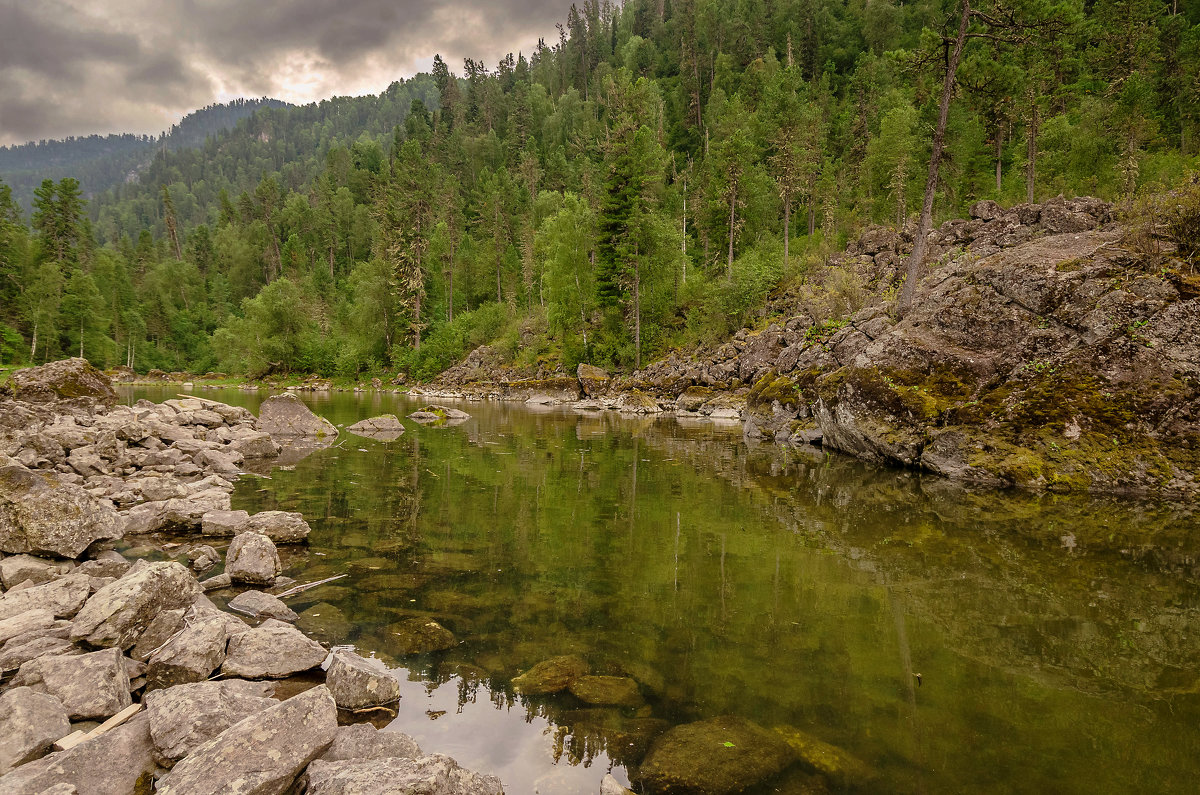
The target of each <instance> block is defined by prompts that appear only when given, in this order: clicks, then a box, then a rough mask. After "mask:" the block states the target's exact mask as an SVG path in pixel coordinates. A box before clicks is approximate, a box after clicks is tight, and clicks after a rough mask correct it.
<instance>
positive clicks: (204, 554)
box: [187, 544, 221, 572]
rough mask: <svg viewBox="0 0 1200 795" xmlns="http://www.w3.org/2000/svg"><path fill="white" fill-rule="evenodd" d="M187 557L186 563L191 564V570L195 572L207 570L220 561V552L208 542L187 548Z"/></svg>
mask: <svg viewBox="0 0 1200 795" xmlns="http://www.w3.org/2000/svg"><path fill="white" fill-rule="evenodd" d="M187 557H188V563H190V564H192V571H195V572H202V571H208V570H209V569H211V568H212V567H213V566H215V565H217V564H218V563H220V562H221V553H220V552H218V551H217V550H215V549H213V548H212V547H211V546H209V545H208V544H201V545H200V546H198V547H192V548H191V549H189V550H188V553H187Z"/></svg>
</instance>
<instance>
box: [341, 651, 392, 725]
mask: <svg viewBox="0 0 1200 795" xmlns="http://www.w3.org/2000/svg"><path fill="white" fill-rule="evenodd" d="M325 683H326V684H327V685H328V686H329V692H330V693H332V694H333V700H334V701H335V702H336V703H337V705H338V707H340V708H341V709H350V710H354V709H363V708H365V707H377V706H381V705H383V704H392V703H395V702H396V701H399V700H400V680H399V679H397V678H396V675H395V674H394V673H393V672H392V671H390V670H389V669H388V667H387V666H386V665H384V664H383V662H382V661H380V660H377V659H374V658H367V657H360V656H359V655H357V654H355V653H354V652H352V651H346V650H339V651H336V652H334V654H333V662H332V663H330V665H329V669H328V670H327V671H326V672H325Z"/></svg>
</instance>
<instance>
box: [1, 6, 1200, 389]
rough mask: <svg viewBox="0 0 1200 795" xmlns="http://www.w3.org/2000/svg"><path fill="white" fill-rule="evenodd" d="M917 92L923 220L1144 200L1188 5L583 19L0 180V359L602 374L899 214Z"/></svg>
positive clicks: (1199, 136) (914, 143)
mask: <svg viewBox="0 0 1200 795" xmlns="http://www.w3.org/2000/svg"><path fill="white" fill-rule="evenodd" d="M948 67H952V68H948ZM947 86H949V87H950V88H951V89H952V91H951V92H950V93H949V94H944V88H945V87H947ZM944 95H945V96H946V97H948V98H949V100H950V101H949V105H948V108H947V113H946V128H945V136H944V140H945V149H944V152H943V153H942V156H941V163H940V168H939V169H938V172H937V175H938V180H937V181H936V183H935V185H936V194H935V199H936V201H935V203H934V208H933V210H934V216H935V218H945V217H948V216H953V215H958V214H960V213H962V211H963V210H964V208H965V207H966V206H967V205H968V204H969V203H971V202H973V201H976V200H978V199H982V198H992V199H996V200H998V201H1000V202H1001V203H1004V204H1013V203H1017V202H1022V201H1036V200H1039V199H1043V198H1046V197H1049V196H1054V195H1057V194H1059V193H1064V194H1068V195H1070V194H1091V195H1096V196H1099V197H1102V198H1105V199H1109V200H1118V201H1125V200H1128V199H1131V198H1132V197H1134V196H1135V195H1136V194H1137V193H1139V192H1143V191H1155V190H1161V189H1162V188H1164V187H1166V186H1169V185H1171V184H1173V183H1176V182H1178V181H1179V180H1181V179H1183V178H1185V176H1186V175H1187V174H1189V173H1190V172H1192V171H1193V170H1194V169H1195V168H1196V166H1197V162H1198V160H1197V151H1198V150H1200V119H1198V118H1197V116H1198V114H1200V3H1197V2H1196V0H1188V1H1187V2H1175V1H1174V0H1168V1H1167V2H1162V0H1095V2H1087V3H1082V2H1078V1H1077V0H1067V1H1066V2H1059V3H1054V2H1045V1H1043V0H1026V1H1023V2H1020V3H1018V4H1015V5H1013V4H1005V5H1000V4H999V3H997V2H995V1H994V0H988V2H981V3H979V4H978V7H977V6H976V0H970V4H967V3H966V2H963V0H957V1H956V2H917V3H913V4H898V3H894V2H889V0H868V1H867V2H865V3H862V2H853V3H840V2H831V1H829V0H777V2H773V3H764V2H761V0H676V2H672V3H668V2H666V1H665V0H630V1H629V2H627V3H625V4H624V6H615V5H612V4H610V3H608V2H600V3H596V2H592V1H591V0H588V2H585V3H584V4H583V6H582V7H576V6H572V7H571V8H570V10H569V11H568V12H567V17H566V21H565V24H563V25H562V26H561V27H560V37H559V39H558V40H557V41H553V42H549V43H545V42H543V43H540V44H539V46H538V47H537V48H536V49H535V50H534V51H533V52H531V53H528V54H520V55H517V56H512V55H510V56H508V57H506V58H505V59H504V60H502V61H501V62H500V63H499V64H497V65H495V66H490V65H485V64H483V63H479V62H476V61H473V60H469V59H468V60H467V61H466V63H465V64H464V65H463V69H462V72H461V74H459V73H457V72H456V70H452V69H451V68H450V66H449V65H447V64H445V63H444V62H443V61H442V60H441V58H438V59H436V61H435V67H434V71H433V74H432V75H419V76H417V77H415V78H413V79H411V80H407V81H402V82H397V83H395V84H393V85H392V86H391V87H390V88H389V89H388V90H387V91H385V92H384V93H383V94H381V95H379V96H372V97H360V98H337V99H332V100H327V101H323V102H321V103H317V104H314V105H309V106H305V107H301V108H271V109H263V110H260V111H258V112H257V113H255V114H254V115H252V116H250V117H248V118H246V119H243V120H242V121H240V122H239V123H238V125H237V127H236V128H235V129H234V130H231V131H229V132H227V133H223V134H221V135H218V136H216V137H213V138H210V139H209V140H208V141H207V142H206V143H204V145H203V146H200V147H198V148H186V149H180V150H177V151H171V150H169V149H168V150H167V151H159V152H158V153H157V154H156V155H155V158H154V160H153V162H152V163H151V164H150V165H149V167H148V168H146V169H145V170H144V171H143V172H142V173H141V176H140V179H139V180H138V181H137V182H135V183H129V184H121V185H119V186H117V187H116V188H114V189H113V190H111V191H109V192H107V193H105V194H104V195H102V196H99V197H96V198H95V199H93V200H92V201H90V202H88V203H87V204H86V206H85V204H84V202H83V201H82V200H81V195H80V190H79V186H78V184H77V183H76V182H75V181H74V180H73V179H70V178H61V177H60V176H59V174H57V173H56V174H48V176H51V177H52V178H53V179H57V180H58V181H57V182H44V183H42V185H41V187H40V188H39V189H38V194H37V196H36V197H35V201H34V205H35V206H34V210H33V212H32V214H31V215H30V216H29V218H28V221H26V219H25V218H24V217H23V215H22V214H21V213H20V212H19V210H18V205H17V203H16V202H14V201H13V200H12V199H11V198H10V195H9V193H8V191H7V189H0V191H3V192H2V193H0V323H3V324H4V325H3V326H2V327H0V332H2V334H3V341H2V342H0V356H3V357H4V358H6V359H8V360H27V359H30V358H32V359H33V360H35V361H39V362H40V361H44V360H47V359H52V358H56V357H58V356H61V355H66V354H71V355H76V354H79V353H82V354H83V355H85V356H87V357H88V358H90V359H92V360H93V361H94V362H96V363H97V364H100V365H113V364H130V365H133V366H135V367H136V368H137V369H139V370H145V369H147V368H151V367H160V368H163V369H184V368H187V369H191V370H194V371H199V372H202V371H205V370H210V369H220V370H224V371H227V372H236V373H244V374H250V375H262V374H265V373H268V372H297V373H308V372H315V373H320V374H323V375H342V376H356V375H359V374H361V373H364V372H372V373H373V372H383V371H385V370H387V371H395V370H400V371H402V372H404V373H406V374H407V375H408V376H410V377H412V378H421V379H423V378H429V377H431V376H433V375H434V374H436V373H437V372H439V371H441V370H442V369H444V368H446V367H448V366H449V365H451V364H453V363H454V362H455V361H457V360H458V359H459V358H461V357H462V356H463V355H465V354H466V353H467V352H468V351H469V350H471V349H472V348H473V347H474V346H476V345H479V344H481V343H484V342H494V343H495V347H496V349H497V350H499V351H501V352H502V353H503V354H504V355H506V356H507V357H509V358H510V359H511V360H513V361H515V362H517V363H520V364H539V365H543V366H545V367H547V368H553V367H555V366H557V365H559V364H562V365H565V366H567V367H573V366H574V364H575V363H577V362H580V361H589V362H592V363H595V364H599V365H602V366H606V367H612V368H617V369H625V370H628V369H631V368H634V367H638V366H640V365H641V364H643V363H645V362H647V361H649V360H651V359H654V358H656V357H658V356H660V355H662V354H663V353H664V352H666V351H667V350H669V349H671V348H674V347H682V346H688V345H693V344H695V343H697V342H705V341H712V340H715V339H719V338H720V337H722V336H723V335H725V334H727V333H729V332H730V331H731V330H733V329H736V328H738V327H740V326H741V325H743V324H745V323H748V322H751V321H752V320H753V319H754V318H755V317H756V316H757V314H758V313H759V312H761V311H762V309H763V307H764V306H765V304H766V300H767V297H768V295H769V294H771V293H772V292H773V291H777V290H781V289H787V288H788V287H790V286H795V285H799V284H801V283H802V282H803V280H804V279H805V277H806V274H809V273H811V272H812V271H813V270H814V269H819V268H824V267H827V265H826V262H827V259H828V257H829V255H830V254H832V253H833V252H835V251H837V250H840V247H841V245H842V243H843V242H844V241H845V240H846V239H847V237H848V236H849V235H851V234H854V233H856V232H857V231H858V230H860V229H861V228H862V227H864V226H865V225H867V224H870V223H883V224H891V225H903V224H906V223H913V220H914V218H915V216H916V214H917V213H919V212H920V210H921V205H922V199H923V195H924V192H925V185H926V181H927V171H928V163H929V160H930V155H931V151H932V147H933V143H934V139H935V138H937V135H936V132H937V128H938V126H939V124H938V122H939V111H940V105H941V103H942V100H943V96H944ZM846 278H851V277H850V276H849V275H847V276H846Z"/></svg>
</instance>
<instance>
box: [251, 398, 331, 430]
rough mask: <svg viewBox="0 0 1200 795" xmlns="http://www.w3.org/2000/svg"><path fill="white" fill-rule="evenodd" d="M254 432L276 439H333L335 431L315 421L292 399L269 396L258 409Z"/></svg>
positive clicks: (320, 420) (327, 423)
mask: <svg viewBox="0 0 1200 795" xmlns="http://www.w3.org/2000/svg"><path fill="white" fill-rule="evenodd" d="M258 429H259V430H260V431H263V432H265V433H269V434H270V435H271V436H272V437H273V438H276V439H280V438H282V439H295V438H297V437H315V438H318V439H321V438H329V439H333V438H336V437H337V435H338V430H337V427H336V426H335V425H334V424H333V423H332V422H330V421H329V420H327V419H325V418H323V417H318V416H317V415H316V414H313V412H312V410H311V409H309V407H308V406H306V405H305V404H304V401H302V400H301V399H300V398H298V397H296V396H295V395H289V394H283V395H272V396H271V397H269V398H267V399H266V400H264V401H263V403H262V406H261V407H259V413H258Z"/></svg>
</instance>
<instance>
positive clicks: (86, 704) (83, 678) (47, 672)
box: [13, 649, 131, 720]
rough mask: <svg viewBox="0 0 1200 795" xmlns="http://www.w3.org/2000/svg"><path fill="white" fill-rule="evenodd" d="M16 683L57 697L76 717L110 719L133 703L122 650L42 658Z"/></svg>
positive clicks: (32, 662) (20, 673) (22, 671)
mask: <svg viewBox="0 0 1200 795" xmlns="http://www.w3.org/2000/svg"><path fill="white" fill-rule="evenodd" d="M13 682H14V683H15V684H16V685H18V686H25V687H31V688H33V689H34V690H36V691H38V692H39V693H49V694H50V695H52V696H54V697H55V698H57V699H58V700H59V701H60V702H62V705H63V707H64V708H65V709H66V711H67V715H68V716H69V717H70V718H71V719H72V720H87V719H91V718H107V717H109V716H110V715H115V714H116V713H118V712H120V711H121V710H122V709H124V708H125V707H128V706H129V705H130V703H131V701H130V698H129V675H128V674H127V672H126V670H125V658H124V656H122V654H121V652H120V650H119V649H104V650H103V651H96V652H92V653H91V654H78V655H62V656H52V657H38V658H37V659H33V660H30V661H29V662H27V663H25V664H24V665H22V666H21V668H20V670H19V671H17V675H16V677H15V678H14V679H13Z"/></svg>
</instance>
